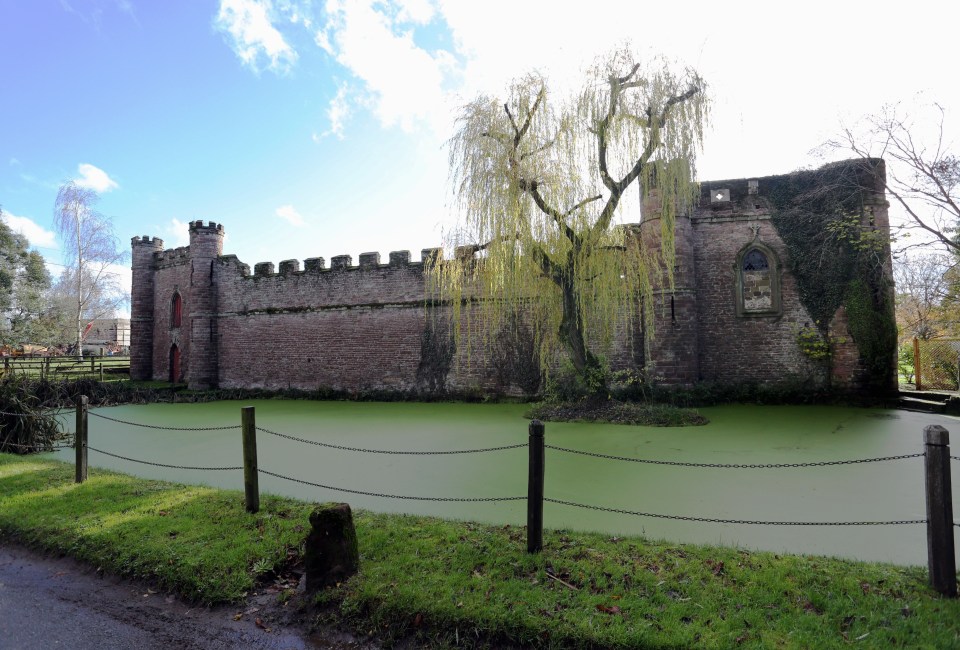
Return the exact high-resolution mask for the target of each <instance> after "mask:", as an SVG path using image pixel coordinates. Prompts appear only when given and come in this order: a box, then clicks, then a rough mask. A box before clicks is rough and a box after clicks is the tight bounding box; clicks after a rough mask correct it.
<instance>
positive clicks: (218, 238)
mask: <svg viewBox="0 0 960 650" xmlns="http://www.w3.org/2000/svg"><path fill="white" fill-rule="evenodd" d="M223 234H224V233H223V226H222V225H220V224H217V223H214V222H212V221H211V222H210V223H209V225H204V224H203V222H202V221H193V222H191V223H190V305H189V307H188V310H187V311H188V322H189V327H190V329H189V330H188V331H189V336H190V360H189V365H188V366H187V384H188V386H189V387H190V388H191V389H200V390H203V389H207V388H215V387H216V386H217V384H218V365H217V363H218V358H219V355H218V345H219V340H218V339H219V337H218V334H217V318H216V316H217V285H216V278H215V272H216V260H217V258H218V257H220V255H222V254H223Z"/></svg>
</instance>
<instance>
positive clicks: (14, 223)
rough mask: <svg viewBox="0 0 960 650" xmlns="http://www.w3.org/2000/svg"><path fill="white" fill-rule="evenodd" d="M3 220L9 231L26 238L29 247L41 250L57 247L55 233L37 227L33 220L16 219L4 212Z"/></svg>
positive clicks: (15, 216) (27, 218)
mask: <svg viewBox="0 0 960 650" xmlns="http://www.w3.org/2000/svg"><path fill="white" fill-rule="evenodd" d="M3 220H4V221H5V222H6V224H7V225H8V226H10V230H12V231H13V232H18V233H20V234H21V235H23V236H24V237H26V238H27V240H28V241H29V242H30V245H31V246H38V247H42V248H56V247H57V235H56V233H54V232H51V231H50V230H47V229H46V228H44V227H43V226H40V225H38V224H37V222H36V221H34V220H33V219H31V218H29V217H18V216H17V215H15V214H11V213H9V212H7V211H6V210H4V212H3Z"/></svg>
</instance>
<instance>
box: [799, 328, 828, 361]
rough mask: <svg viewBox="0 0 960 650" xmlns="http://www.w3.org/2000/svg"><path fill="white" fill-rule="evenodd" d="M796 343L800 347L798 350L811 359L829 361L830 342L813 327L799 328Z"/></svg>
mask: <svg viewBox="0 0 960 650" xmlns="http://www.w3.org/2000/svg"><path fill="white" fill-rule="evenodd" d="M797 345H798V346H799V347H800V352H802V353H803V355H804V356H805V357H807V358H808V359H811V360H812V361H818V362H819V361H829V359H830V343H829V342H828V341H827V339H825V338H824V336H823V334H822V333H821V332H820V330H819V329H817V328H815V327H803V328H800V331H799V332H797Z"/></svg>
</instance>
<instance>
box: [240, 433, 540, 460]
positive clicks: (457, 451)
mask: <svg viewBox="0 0 960 650" xmlns="http://www.w3.org/2000/svg"><path fill="white" fill-rule="evenodd" d="M257 431H263V432H264V433H267V434H270V435H271V436H277V437H278V438H286V439H287V440H295V441H296V442H302V443H304V444H307V445H316V446H318V447H326V448H328V449H339V450H341V451H356V452H360V453H364V454H389V455H393V456H449V455H455V454H479V453H483V452H488V451H503V450H505V449H520V448H522V447H526V446H527V445H525V444H518V445H502V446H500V447H483V448H481V449H454V450H447V451H405V450H399V449H365V448H363V447H346V446H344V445H335V444H333V443H329V442H320V441H318V440H307V439H306V438H298V437H297V436H291V435H289V434H286V433H279V432H277V431H271V430H270V429H264V428H263V427H257Z"/></svg>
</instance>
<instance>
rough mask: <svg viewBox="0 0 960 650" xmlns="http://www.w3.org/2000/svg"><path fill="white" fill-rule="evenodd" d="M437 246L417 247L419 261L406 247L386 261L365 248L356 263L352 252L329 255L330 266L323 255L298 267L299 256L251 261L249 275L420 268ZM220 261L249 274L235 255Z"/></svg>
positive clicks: (432, 256) (437, 252)
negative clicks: (411, 257)
mask: <svg viewBox="0 0 960 650" xmlns="http://www.w3.org/2000/svg"><path fill="white" fill-rule="evenodd" d="M442 253H443V250H442V249H440V248H424V249H422V250H421V251H420V261H419V262H414V261H411V260H410V251H391V252H390V255H389V258H388V261H387V262H386V263H384V262H383V261H382V259H381V256H380V253H378V252H368V253H360V257H359V261H358V263H357V264H354V263H353V256H352V255H334V256H333V257H331V258H330V268H327V261H326V259H325V258H323V257H308V258H306V259H305V260H303V268H302V269H301V267H300V260H297V259H289V260H283V261H281V262H280V265H279V270H278V267H277V266H276V265H275V264H274V263H273V262H257V263H256V264H254V265H253V277H268V276H272V275H281V276H284V275H303V274H307V273H333V272H341V271H364V270H370V269H390V268H401V267H407V266H409V267H412V268H416V269H422V268H423V265H424V264H425V263H427V262H429V261H431V260H434V259H436V258H438V257H439V256H440V255H442ZM220 259H221V260H222V261H224V262H229V263H231V264H232V265H233V266H234V267H235V268H237V269H240V270H241V272H242V274H243V275H244V276H248V275H250V267H249V265H247V264H244V263H243V262H241V261H240V260H239V258H237V256H236V255H223V256H221V258H220Z"/></svg>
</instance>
